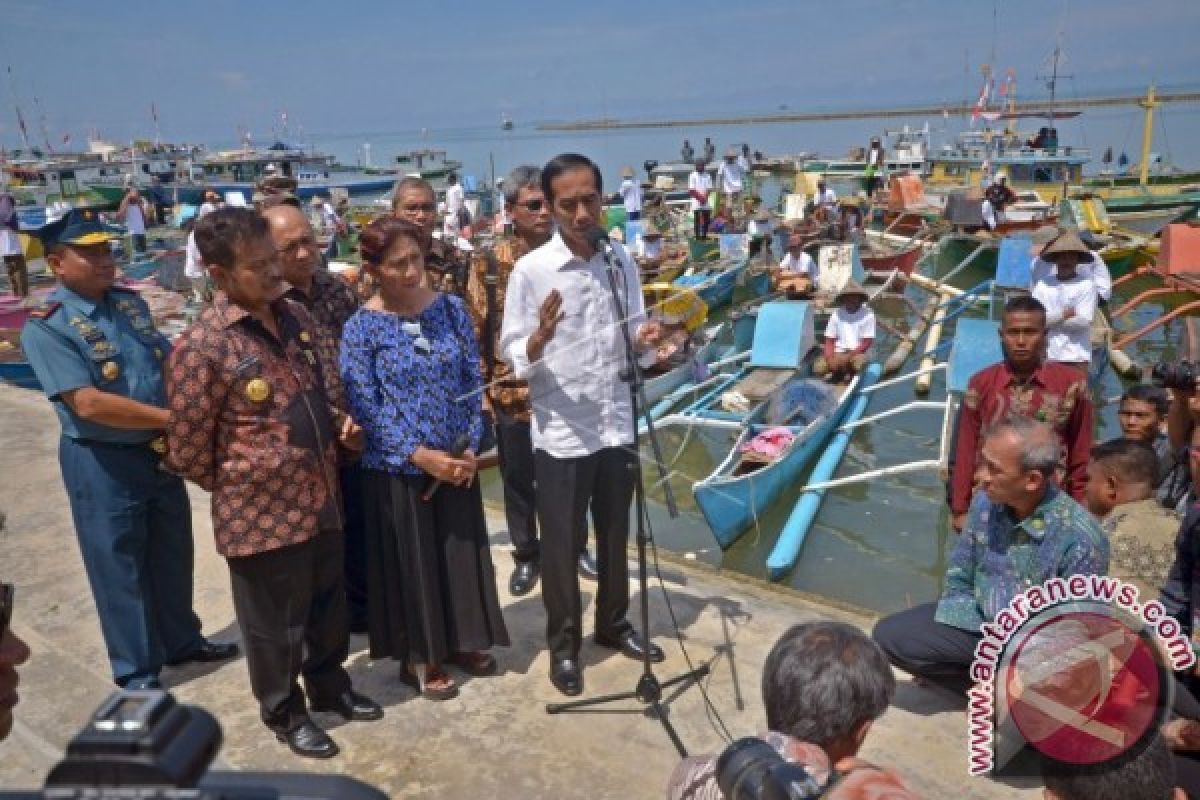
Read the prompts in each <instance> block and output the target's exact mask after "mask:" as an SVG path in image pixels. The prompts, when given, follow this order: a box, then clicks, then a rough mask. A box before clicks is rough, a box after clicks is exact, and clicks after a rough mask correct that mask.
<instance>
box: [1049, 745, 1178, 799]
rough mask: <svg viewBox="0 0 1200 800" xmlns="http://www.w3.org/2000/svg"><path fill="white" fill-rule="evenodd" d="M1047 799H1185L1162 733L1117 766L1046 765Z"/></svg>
mask: <svg viewBox="0 0 1200 800" xmlns="http://www.w3.org/2000/svg"><path fill="white" fill-rule="evenodd" d="M1042 780H1043V782H1044V783H1045V784H1046V788H1045V789H1044V790H1043V792H1042V796H1043V797H1045V798H1046V800H1173V799H1174V800H1183V799H1184V798H1186V797H1187V795H1186V794H1184V791H1183V790H1182V789H1179V788H1177V787H1176V786H1175V765H1174V764H1173V763H1172V761H1171V754H1170V752H1168V750H1167V745H1166V743H1165V742H1164V741H1163V739H1162V737H1156V738H1155V739H1154V741H1153V742H1151V743H1150V745H1149V746H1148V747H1147V748H1146V749H1145V750H1143V751H1142V752H1141V753H1139V754H1138V755H1137V756H1135V757H1134V758H1131V759H1129V760H1127V761H1124V762H1123V763H1120V764H1118V765H1116V766H1104V765H1100V766H1094V765H1056V766H1055V767H1054V768H1053V769H1049V768H1047V769H1044V771H1043V774H1042Z"/></svg>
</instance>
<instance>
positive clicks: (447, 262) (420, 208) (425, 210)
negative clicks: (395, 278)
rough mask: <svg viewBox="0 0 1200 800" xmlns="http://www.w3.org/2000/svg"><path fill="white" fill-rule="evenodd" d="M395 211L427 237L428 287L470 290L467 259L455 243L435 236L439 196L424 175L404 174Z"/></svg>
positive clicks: (394, 200) (396, 194)
mask: <svg viewBox="0 0 1200 800" xmlns="http://www.w3.org/2000/svg"><path fill="white" fill-rule="evenodd" d="M392 214H394V215H395V216H396V217H398V218H400V219H402V220H406V221H407V222H411V223H412V224H414V225H416V226H417V227H418V228H420V229H421V233H422V234H424V237H425V241H424V242H422V245H423V246H424V249H425V272H426V274H427V275H428V276H429V288H431V289H433V290H434V291H438V292H446V293H447V294H456V295H458V296H459V297H463V296H464V295H465V293H466V290H467V272H468V268H467V259H466V258H465V257H464V256H463V254H462V253H461V252H460V251H459V249H458V248H457V247H455V246H454V244H453V243H450V242H446V241H443V240H441V239H435V238H433V229H434V226H435V224H436V223H437V196H436V195H435V194H434V191H433V186H431V185H430V184H429V181H427V180H424V179H423V178H414V177H408V178H401V179H400V180H399V181H398V182H397V183H396V189H395V191H394V192H393V193H392Z"/></svg>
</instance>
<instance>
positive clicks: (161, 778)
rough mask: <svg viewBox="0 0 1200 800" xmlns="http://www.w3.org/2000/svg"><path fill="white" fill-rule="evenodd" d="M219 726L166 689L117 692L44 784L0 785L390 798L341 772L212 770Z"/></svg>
mask: <svg viewBox="0 0 1200 800" xmlns="http://www.w3.org/2000/svg"><path fill="white" fill-rule="evenodd" d="M220 747H221V727H220V725H218V724H217V721H216V719H215V718H214V717H213V716H212V714H209V713H208V712H207V711H205V710H203V709H201V708H197V707H195V706H185V705H179V704H178V703H176V702H175V699H174V698H173V697H171V695H170V694H168V693H167V692H164V691H150V690H128V689H126V690H122V691H118V692H114V693H113V694H112V695H110V696H109V698H108V699H107V700H105V701H104V703H103V704H102V705H101V706H100V708H99V709H97V710H96V713H95V714H93V715H92V719H91V720H90V721H89V722H88V724H87V726H86V727H85V728H84V729H83V730H82V731H80V732H79V733H78V734H76V736H75V738H74V739H72V740H71V743H70V744H69V745H67V754H66V757H65V758H64V759H63V760H62V761H61V762H59V763H58V765H56V766H55V767H54V768H53V769H51V770H50V774H49V775H48V776H47V778H46V785H45V786H44V787H43V788H42V789H40V790H38V789H34V790H23V791H15V792H0V800H14V799H17V798H19V799H20V800H25V799H26V798H54V800H68V799H69V798H85V797H86V798H88V800H103V799H104V798H113V799H114V800H115V799H116V798H129V797H137V798H139V799H142V798H144V799H145V800H153V798H164V799H165V798H170V800H324V799H325V798H339V800H341V799H342V798H346V800H386V797H387V796H386V795H385V794H383V793H382V792H380V791H379V790H378V789H375V788H374V787H372V786H369V785H367V784H365V783H362V782H361V781H357V780H354V779H353V778H346V777H343V776H340V775H313V774H306V773H287V772H209V771H208V767H209V765H210V764H211V763H212V760H213V758H214V757H215V756H216V755H217V751H218V750H219V749H220Z"/></svg>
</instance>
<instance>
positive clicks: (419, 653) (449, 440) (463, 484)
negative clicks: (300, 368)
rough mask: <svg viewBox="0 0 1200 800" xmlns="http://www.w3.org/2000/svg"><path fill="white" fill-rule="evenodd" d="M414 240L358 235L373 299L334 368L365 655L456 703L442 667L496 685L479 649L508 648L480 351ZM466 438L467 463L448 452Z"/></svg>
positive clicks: (404, 225)
mask: <svg viewBox="0 0 1200 800" xmlns="http://www.w3.org/2000/svg"><path fill="white" fill-rule="evenodd" d="M420 241H421V231H420V230H419V229H418V228H416V227H415V226H413V225H411V224H410V223H408V222H404V221H402V220H398V219H395V218H394V217H383V218H380V219H377V220H375V221H374V222H372V223H371V224H370V225H368V226H367V227H366V229H365V230H364V231H363V233H362V236H361V238H360V240H359V243H360V248H361V250H362V260H363V265H364V266H365V268H366V270H367V272H368V273H369V274H370V276H371V277H372V279H373V280H374V282H375V285H376V286H377V287H378V290H377V291H376V293H375V295H374V296H373V297H372V298H371V299H370V300H368V301H367V302H366V304H364V305H363V306H362V308H360V309H359V310H358V312H357V313H355V314H354V316H352V317H351V318H350V319H349V320H348V321H347V322H346V327H345V331H344V332H343V334H342V348H341V371H342V379H343V380H344V381H345V384H346V394H347V398H348V400H349V403H350V409H351V413H352V414H353V416H354V419H355V420H356V421H357V422H358V423H359V424H360V425H361V426H362V427H363V430H364V432H365V433H366V449H365V450H364V452H363V468H364V480H363V508H364V514H365V517H366V520H365V521H366V540H367V635H368V638H369V641H370V650H371V657H372V658H385V657H391V658H394V659H397V660H399V661H400V662H401V663H402V665H403V666H402V669H401V678H402V680H404V681H405V682H407V683H409V684H411V685H413V686H414V687H415V688H417V689H418V691H420V692H421V693H422V694H424V695H425V696H426V697H428V698H430V699H435V700H444V699H447V698H450V697H453V696H454V695H455V694H457V692H458V687H457V685H456V683H455V681H454V679H453V677H452V676H451V675H450V674H449V673H448V672H447V671H446V670H445V669H444V665H446V664H448V663H449V664H453V665H455V666H457V667H459V668H460V669H462V670H463V671H465V672H466V673H468V674H470V675H490V674H493V673H494V672H495V671H496V659H495V658H494V657H493V656H492V655H491V654H490V653H488V652H487V651H488V650H489V649H490V648H492V647H493V646H495V645H507V644H508V643H509V641H508V632H507V630H506V629H505V627H504V619H503V617H502V616H501V613H500V603H499V600H498V599H497V596H496V582H495V576H494V574H493V571H492V559H491V555H490V552H489V550H488V539H487V528H486V526H485V523H484V516H483V501H482V498H481V496H480V493H479V482H478V480H476V476H475V469H476V462H475V449H476V448H477V447H478V446H479V439H480V435H481V432H482V417H481V411H480V394H481V392H480V389H481V385H482V380H481V378H480V371H479V351H478V347H477V345H476V342H475V335H474V331H473V329H472V327H471V319H470V317H469V316H468V314H467V311H466V308H465V306H464V305H463V303H462V301H461V300H460V299H459V298H457V297H455V296H453V295H448V294H441V293H438V292H435V291H433V290H431V289H429V288H428V287H427V282H426V280H425V255H424V253H423V252H422V250H421V245H420ZM464 436H465V437H466V441H467V448H466V450H465V452H463V453H462V454H461V455H454V450H455V444H456V442H460V440H461V439H462V438H463V437H464ZM434 481H441V485H440V486H439V487H438V489H437V491H436V492H434V493H433V494H432V496H429V490H430V488H431V486H432V485H433V483H434ZM426 497H428V499H426Z"/></svg>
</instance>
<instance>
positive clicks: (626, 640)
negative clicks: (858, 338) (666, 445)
mask: <svg viewBox="0 0 1200 800" xmlns="http://www.w3.org/2000/svg"><path fill="white" fill-rule="evenodd" d="M542 191H543V193H544V195H545V197H546V199H547V200H548V201H549V203H550V209H551V213H552V214H553V215H554V221H555V224H556V227H557V230H556V232H555V234H554V236H553V237H552V238H551V239H550V241H549V242H547V243H546V244H544V245H542V246H541V247H539V248H537V249H536V250H533V251H532V252H530V253H528V254H526V255H525V256H523V257H522V258H521V259H520V260H519V261H518V262H517V265H516V268H515V270H514V271H513V273H512V276H511V277H510V279H509V285H508V294H507V296H506V298H505V303H504V323H503V327H502V328H501V335H500V349H501V353H502V354H503V357H504V358H505V360H506V361H508V362H509V363H510V364H512V367H513V373H514V375H515V377H516V378H518V379H526V380H528V382H529V391H530V404H531V406H532V408H533V427H532V434H533V447H534V474H535V476H536V483H537V514H538V527H539V528H540V529H541V531H542V543H541V556H542V601H543V602H544V603H545V606H546V637H547V640H548V645H549V648H550V656H551V658H550V663H551V666H550V680H551V682H552V683H553V684H554V686H555V688H557V689H558V690H559V691H560V692H562V693H563V694H566V695H577V694H579V693H580V692H582V691H583V673H582V671H581V668H580V662H579V650H580V645H581V640H582V604H581V602H580V597H579V578H578V575H577V573H576V559H577V556H578V553H579V550H580V547H581V546H582V544H583V542H584V541H585V537H586V536H587V515H588V511H589V508H590V510H591V513H592V518H593V521H594V524H595V531H596V556H597V560H598V561H599V571H600V575H599V580H598V583H597V593H596V600H595V606H596V626H595V634H594V641H595V643H596V644H598V645H600V646H601V647H608V648H613V649H616V650H620V651H621V652H622V653H624V654H625V655H626V656H628V657H630V658H634V659H641V658H643V657H644V656H645V654H646V652H647V651H649V654H650V657H651V658H652V659H653V660H655V661H661V660H662V659H663V652H662V650H661V649H659V648H658V647H657V646H655V645H654V644H652V643H650V642H649V641H648V640H647V639H645V638H644V632H643V634H638V633H637V632H636V631H635V630H634V629H633V626H632V625H630V624H629V622H628V620H626V618H625V615H626V613H627V612H628V610H629V564H628V562H627V558H626V550H625V548H626V546H627V543H628V539H629V508H630V504H631V502H632V500H633V488H634V481H635V480H636V475H637V472H636V469H635V466H636V463H637V458H638V452H637V448H636V444H635V441H636V440H635V431H636V425H635V423H634V419H633V409H632V404H631V398H630V392H629V385H628V384H627V383H626V382H625V380H624V377H626V375H625V372H626V369H627V366H626V361H627V358H626V355H627V354H626V351H625V340H624V335H623V332H622V329H621V328H622V326H627V330H628V333H629V335H630V337H631V338H632V339H633V341H634V342H635V344H636V346H637V347H638V348H639V349H641V350H644V349H648V346H649V343H650V342H653V341H654V340H656V339H657V338H658V336H659V335H660V333H661V325H660V324H659V323H657V322H654V321H647V320H646V319H645V308H644V305H643V300H642V293H641V288H640V283H639V278H638V269H637V267H636V265H635V264H634V263H633V259H632V258H630V257H629V254H628V253H627V252H626V250H625V248H624V247H622V246H621V245H620V244H619V243H613V244H612V245H611V249H610V252H611V256H610V258H611V259H612V266H609V264H608V259H607V258H606V257H605V254H604V253H603V252H600V251H598V250H597V249H596V245H595V244H594V242H595V238H594V233H595V231H596V230H597V229H598V228H599V225H600V214H601V209H602V204H603V195H602V192H603V182H602V179H601V176H600V170H599V168H598V167H597V166H596V165H595V164H594V163H593V162H592V161H591V160H589V159H588V158H586V157H584V156H581V155H576V154H573V153H567V154H563V155H560V156H557V157H555V158H553V159H551V161H550V162H549V163H548V164H546V166H545V167H544V168H543V170H542ZM610 279H611V280H614V281H615V282H616V284H617V288H618V293H619V294H620V295H621V300H622V304H623V305H624V311H625V314H626V316H625V319H623V320H622V319H619V318H618V316H617V314H616V312H615V310H614V308H613V297H612V295H611V292H610Z"/></svg>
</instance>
